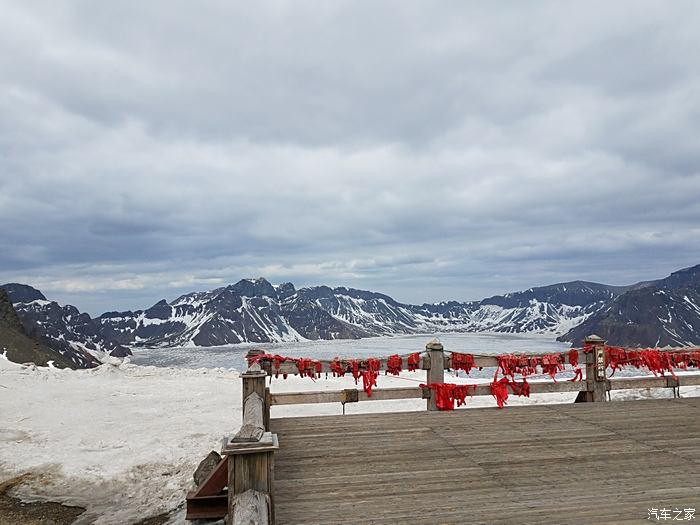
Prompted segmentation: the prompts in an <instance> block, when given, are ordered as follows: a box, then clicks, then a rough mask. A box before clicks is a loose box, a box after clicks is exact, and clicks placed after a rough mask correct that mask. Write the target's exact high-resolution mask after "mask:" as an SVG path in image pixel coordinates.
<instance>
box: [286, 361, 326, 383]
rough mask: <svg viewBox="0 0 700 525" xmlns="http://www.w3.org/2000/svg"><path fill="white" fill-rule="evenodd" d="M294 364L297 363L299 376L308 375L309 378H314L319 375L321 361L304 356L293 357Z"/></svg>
mask: <svg viewBox="0 0 700 525" xmlns="http://www.w3.org/2000/svg"><path fill="white" fill-rule="evenodd" d="M293 361H294V364H295V365H297V370H298V371H299V375H300V376H301V377H310V378H311V379H316V378H317V377H320V375H321V362H320V361H316V360H315V359H308V358H306V357H299V358H296V359H293Z"/></svg>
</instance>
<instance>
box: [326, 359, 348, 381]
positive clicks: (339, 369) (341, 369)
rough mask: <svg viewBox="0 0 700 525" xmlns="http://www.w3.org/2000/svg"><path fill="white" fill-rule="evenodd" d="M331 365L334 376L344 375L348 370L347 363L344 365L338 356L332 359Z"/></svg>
mask: <svg viewBox="0 0 700 525" xmlns="http://www.w3.org/2000/svg"><path fill="white" fill-rule="evenodd" d="M330 366H331V372H333V377H343V376H344V375H345V372H346V371H347V365H345V366H344V365H343V363H341V362H340V359H338V358H337V357H336V358H335V359H333V361H331V363H330Z"/></svg>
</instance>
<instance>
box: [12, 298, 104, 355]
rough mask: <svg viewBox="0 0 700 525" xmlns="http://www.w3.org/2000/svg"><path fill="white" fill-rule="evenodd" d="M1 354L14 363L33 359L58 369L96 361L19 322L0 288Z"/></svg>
mask: <svg viewBox="0 0 700 525" xmlns="http://www.w3.org/2000/svg"><path fill="white" fill-rule="evenodd" d="M0 355H2V356H4V357H5V358H7V359H9V360H10V361H14V362H16V363H27V362H32V363H34V364H37V365H40V366H47V365H49V364H52V365H54V366H56V367H58V368H64V367H67V368H90V367H93V366H97V364H99V363H98V361H97V360H96V359H95V358H94V357H93V356H92V355H91V354H89V353H88V352H86V351H84V350H82V349H80V348H72V347H70V346H64V345H56V344H52V341H50V340H48V339H47V338H45V337H43V335H42V334H40V333H38V332H37V331H36V330H33V329H32V330H27V329H26V328H25V325H24V324H23V323H22V322H21V321H20V319H19V316H18V315H17V312H16V310H15V308H14V307H13V305H12V301H11V300H10V298H9V296H8V294H7V292H6V291H5V290H3V289H2V288H1V287H0Z"/></svg>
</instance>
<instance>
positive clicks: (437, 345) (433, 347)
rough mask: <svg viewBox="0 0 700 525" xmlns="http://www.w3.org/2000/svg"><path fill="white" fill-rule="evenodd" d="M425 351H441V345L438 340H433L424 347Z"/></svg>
mask: <svg viewBox="0 0 700 525" xmlns="http://www.w3.org/2000/svg"><path fill="white" fill-rule="evenodd" d="M425 349H426V350H443V347H442V343H441V342H440V340H439V339H437V338H435V339H433V340H431V341H430V342H429V343H428V344H426V345H425Z"/></svg>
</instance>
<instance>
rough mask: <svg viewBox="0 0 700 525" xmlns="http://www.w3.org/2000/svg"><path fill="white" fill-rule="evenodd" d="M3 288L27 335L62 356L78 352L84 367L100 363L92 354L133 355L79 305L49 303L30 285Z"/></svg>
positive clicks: (8, 285) (5, 285)
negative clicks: (101, 329)
mask: <svg viewBox="0 0 700 525" xmlns="http://www.w3.org/2000/svg"><path fill="white" fill-rule="evenodd" d="M1 288H3V289H4V290H5V291H6V292H7V295H8V296H9V298H10V300H11V301H12V304H13V306H14V309H15V311H16V312H17V316H18V317H19V319H20V321H21V322H22V325H23V326H24V330H25V331H26V333H27V334H29V335H30V336H32V337H34V338H36V339H39V340H41V341H43V342H44V343H45V344H46V345H48V346H49V347H50V348H52V349H53V350H56V351H58V352H60V353H61V354H66V355H73V354H75V353H76V352H77V353H78V354H79V355H80V356H82V357H80V360H81V362H80V366H81V367H84V366H86V365H87V364H91V365H92V366H94V365H95V364H97V363H98V361H97V360H95V359H89V358H88V357H86V356H90V355H91V354H94V355H98V354H99V353H100V352H106V353H109V354H111V355H113V356H117V357H124V356H127V355H130V354H131V351H130V350H129V349H128V348H126V347H124V346H122V345H120V344H118V343H116V342H115V341H113V340H111V339H107V338H105V337H104V336H103V335H102V334H101V331H100V328H99V326H98V325H97V324H96V323H95V322H94V321H93V319H92V318H91V317H90V316H89V315H88V314H86V313H81V312H80V311H79V310H78V309H77V308H76V307H75V306H71V305H66V306H61V305H59V304H58V303H57V302H55V301H49V300H47V299H46V297H45V296H44V294H42V293H41V292H40V291H39V290H37V289H36V288H32V287H31V286H28V285H26V284H17V283H10V284H4V285H2V287H1ZM88 362H89V363H88Z"/></svg>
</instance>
